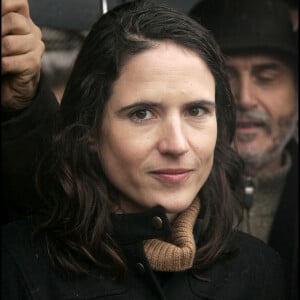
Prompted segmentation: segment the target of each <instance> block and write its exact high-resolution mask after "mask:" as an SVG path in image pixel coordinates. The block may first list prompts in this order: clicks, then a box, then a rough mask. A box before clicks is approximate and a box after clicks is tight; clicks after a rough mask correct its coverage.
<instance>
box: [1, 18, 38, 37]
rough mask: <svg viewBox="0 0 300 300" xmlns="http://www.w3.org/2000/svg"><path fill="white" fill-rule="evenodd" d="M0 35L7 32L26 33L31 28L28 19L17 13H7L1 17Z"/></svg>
mask: <svg viewBox="0 0 300 300" xmlns="http://www.w3.org/2000/svg"><path fill="white" fill-rule="evenodd" d="M1 23H2V24H1V25H2V26H1V36H2V37H3V36H5V35H8V34H28V33H30V31H31V30H32V22H31V20H30V19H28V18H25V17H24V16H22V15H20V14H17V13H8V14H6V15H5V16H3V17H2V18H1Z"/></svg>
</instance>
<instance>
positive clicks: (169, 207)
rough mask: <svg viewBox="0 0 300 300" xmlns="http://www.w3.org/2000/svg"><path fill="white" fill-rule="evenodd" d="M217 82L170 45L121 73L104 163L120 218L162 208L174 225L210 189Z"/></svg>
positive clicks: (106, 123) (109, 114)
mask: <svg viewBox="0 0 300 300" xmlns="http://www.w3.org/2000/svg"><path fill="white" fill-rule="evenodd" d="M215 113H216V110H215V81H214V78H213V76H212V74H211V72H210V70H209V69H208V67H207V65H206V64H205V62H204V61H203V60H202V59H201V58H199V56H198V55H197V54H196V53H194V52H192V51H191V50H187V49H185V48H182V47H179V46H177V45H175V44H173V43H171V42H163V43H160V44H159V45H158V46H157V47H156V48H154V49H150V50H147V51H145V52H143V53H141V54H138V55H135V56H133V57H132V58H131V59H130V60H129V61H128V62H127V63H126V64H125V65H124V67H123V68H122V70H121V74H120V77H119V78H118V79H117V80H116V81H115V83H114V86H113V91H112V95H111V97H110V99H109V101H108V104H107V108H106V112H105V117H104V120H103V126H102V128H101V149H100V153H101V162H102V165H103V169H104V172H105V174H106V175H107V177H108V178H109V180H110V181H111V182H112V183H113V184H114V186H116V187H117V188H118V190H119V191H121V192H122V195H123V197H122V199H121V211H123V212H140V211H143V210H145V209H148V208H151V207H154V206H157V205H160V206H162V207H164V208H165V209H166V212H167V214H168V216H169V218H170V219H172V218H173V217H174V216H176V214H178V213H179V212H181V211H183V210H184V209H186V208H187V207H188V206H189V205H190V204H191V203H192V201H193V200H194V199H195V197H196V195H197V193H198V192H199V190H200V189H201V187H202V186H203V184H204V182H205V181H206V179H207V177H208V175H209V173H210V171H211V168H212V164H213V158H214V149H215V145H216V138H217V121H216V114H215Z"/></svg>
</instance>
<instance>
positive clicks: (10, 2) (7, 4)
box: [1, 0, 30, 18]
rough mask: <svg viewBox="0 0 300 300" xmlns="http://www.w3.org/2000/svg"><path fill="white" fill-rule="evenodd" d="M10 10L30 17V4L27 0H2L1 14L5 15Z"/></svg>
mask: <svg viewBox="0 0 300 300" xmlns="http://www.w3.org/2000/svg"><path fill="white" fill-rule="evenodd" d="M9 12H17V13H19V14H21V15H23V16H24V17H27V18H29V15H30V14H29V4H28V1H27V0H2V1H1V15H2V16H4V15H6V14H7V13H9Z"/></svg>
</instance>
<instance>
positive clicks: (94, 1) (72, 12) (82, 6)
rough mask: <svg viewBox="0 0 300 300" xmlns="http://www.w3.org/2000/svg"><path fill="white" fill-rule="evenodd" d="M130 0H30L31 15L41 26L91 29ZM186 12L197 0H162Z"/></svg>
mask: <svg viewBox="0 0 300 300" xmlns="http://www.w3.org/2000/svg"><path fill="white" fill-rule="evenodd" d="M125 2H128V0H127V1H126V0H29V6H30V15H31V17H32V19H33V21H34V22H35V23H36V24H37V25H38V26H40V27H52V28H61V29H71V30H89V29H90V28H91V26H92V24H93V23H94V22H95V21H96V20H97V19H98V18H99V16H101V15H102V14H103V12H106V11H107V10H109V9H111V8H113V7H115V6H116V5H119V4H122V3H125ZM162 2H164V3H166V4H168V5H169V6H172V7H174V8H176V9H178V10H181V11H183V12H185V13H187V12H188V10H189V9H190V8H191V7H192V6H193V5H194V4H195V3H196V2H197V0H185V1H180V0H173V1H172V0H169V1H166V0H162Z"/></svg>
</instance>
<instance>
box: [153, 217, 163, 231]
mask: <svg viewBox="0 0 300 300" xmlns="http://www.w3.org/2000/svg"><path fill="white" fill-rule="evenodd" d="M152 225H153V226H154V228H155V229H162V227H163V220H162V219H161V218H160V217H157V216H156V217H153V218H152Z"/></svg>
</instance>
